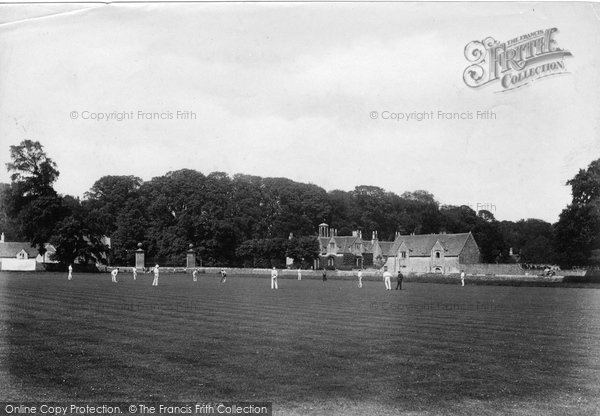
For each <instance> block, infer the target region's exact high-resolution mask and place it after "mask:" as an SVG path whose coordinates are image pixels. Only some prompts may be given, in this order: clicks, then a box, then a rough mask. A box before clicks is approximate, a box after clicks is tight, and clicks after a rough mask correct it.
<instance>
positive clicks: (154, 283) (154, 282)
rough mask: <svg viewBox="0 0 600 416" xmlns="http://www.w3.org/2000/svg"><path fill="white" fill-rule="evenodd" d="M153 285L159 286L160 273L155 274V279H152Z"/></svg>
mask: <svg viewBox="0 0 600 416" xmlns="http://www.w3.org/2000/svg"><path fill="white" fill-rule="evenodd" d="M152 286H158V275H157V274H155V275H154V280H153V281H152Z"/></svg>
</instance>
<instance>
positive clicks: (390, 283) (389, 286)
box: [384, 277, 392, 290]
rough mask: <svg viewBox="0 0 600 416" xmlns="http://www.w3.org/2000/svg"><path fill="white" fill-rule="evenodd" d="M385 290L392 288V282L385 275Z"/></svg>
mask: <svg viewBox="0 0 600 416" xmlns="http://www.w3.org/2000/svg"><path fill="white" fill-rule="evenodd" d="M384 280H385V290H392V282H391V281H390V278H389V277H385V278H384Z"/></svg>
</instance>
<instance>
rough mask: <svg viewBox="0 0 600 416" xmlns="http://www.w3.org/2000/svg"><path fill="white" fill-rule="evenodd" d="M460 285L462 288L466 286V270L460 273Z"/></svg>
mask: <svg viewBox="0 0 600 416" xmlns="http://www.w3.org/2000/svg"><path fill="white" fill-rule="evenodd" d="M460 285H461V286H464V285H465V271H464V270H462V271H461V272H460Z"/></svg>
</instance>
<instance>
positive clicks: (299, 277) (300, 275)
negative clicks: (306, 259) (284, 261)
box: [298, 267, 302, 280]
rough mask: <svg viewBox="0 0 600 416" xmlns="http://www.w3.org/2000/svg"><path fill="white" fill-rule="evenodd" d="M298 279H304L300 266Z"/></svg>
mask: <svg viewBox="0 0 600 416" xmlns="http://www.w3.org/2000/svg"><path fill="white" fill-rule="evenodd" d="M298 280H302V269H300V268H299V267H298Z"/></svg>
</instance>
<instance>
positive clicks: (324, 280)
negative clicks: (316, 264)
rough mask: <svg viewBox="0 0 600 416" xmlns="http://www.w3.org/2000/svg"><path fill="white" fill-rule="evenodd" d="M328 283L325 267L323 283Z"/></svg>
mask: <svg viewBox="0 0 600 416" xmlns="http://www.w3.org/2000/svg"><path fill="white" fill-rule="evenodd" d="M326 281H327V270H325V267H323V283H325V282H326Z"/></svg>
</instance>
